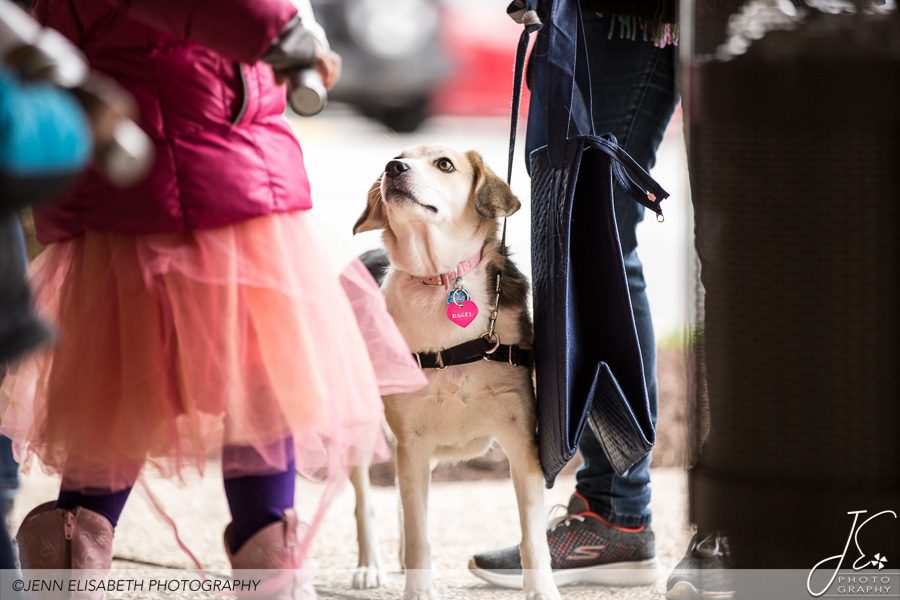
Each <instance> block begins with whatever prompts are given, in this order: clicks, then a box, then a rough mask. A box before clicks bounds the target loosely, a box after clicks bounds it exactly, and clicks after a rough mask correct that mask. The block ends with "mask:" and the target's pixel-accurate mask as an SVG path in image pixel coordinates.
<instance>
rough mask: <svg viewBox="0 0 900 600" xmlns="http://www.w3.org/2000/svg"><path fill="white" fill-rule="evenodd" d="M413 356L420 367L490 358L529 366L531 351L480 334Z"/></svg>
mask: <svg viewBox="0 0 900 600" xmlns="http://www.w3.org/2000/svg"><path fill="white" fill-rule="evenodd" d="M413 358H415V359H416V362H418V363H419V367H420V368H422V369H441V370H443V369H446V368H447V367H452V366H454V365H467V364H469V363H473V362H478V361H479V360H490V361H494V362H500V363H504V364H509V365H512V366H514V367H529V368H530V367H531V366H532V363H533V360H532V353H531V350H526V349H524V348H522V347H521V346H518V345H507V344H499V343H495V342H493V341H491V340H490V339H489V338H488V337H487V336H482V337H480V338H476V339H474V340H469V341H468V342H463V343H462V344H458V345H456V346H452V347H450V348H444V349H443V350H439V351H438V352H413Z"/></svg>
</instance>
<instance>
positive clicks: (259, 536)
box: [224, 509, 318, 600]
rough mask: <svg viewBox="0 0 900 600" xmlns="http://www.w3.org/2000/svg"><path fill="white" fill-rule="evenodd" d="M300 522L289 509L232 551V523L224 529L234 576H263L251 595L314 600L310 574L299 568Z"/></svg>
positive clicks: (271, 598) (257, 577)
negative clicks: (274, 521) (298, 531)
mask: <svg viewBox="0 0 900 600" xmlns="http://www.w3.org/2000/svg"><path fill="white" fill-rule="evenodd" d="M298 527H299V521H298V520H297V515H296V513H295V512H294V511H293V510H291V509H288V510H286V511H284V516H283V517H282V519H281V521H279V522H278V523H272V524H271V525H269V526H267V527H263V528H262V529H260V530H259V531H257V532H256V533H255V534H253V537H251V538H250V539H249V540H247V541H246V542H244V545H243V546H241V547H240V549H239V550H238V551H237V553H236V554H232V553H231V525H229V526H228V527H226V528H225V535H224V538H225V551H226V552H227V553H228V560H230V561H231V568H232V570H234V571H243V573H237V572H235V573H234V574H233V575H232V576H233V577H234V578H235V579H241V580H247V579H261V580H262V581H261V582H260V584H259V587H258V589H257V593H255V594H248V597H252V598H265V599H266V600H315V599H316V598H317V597H318V596H316V590H315V588H314V587H313V585H312V581H311V580H310V578H309V576H308V575H307V574H305V573H303V572H302V571H301V570H300V545H299V541H298V539H297V529H298Z"/></svg>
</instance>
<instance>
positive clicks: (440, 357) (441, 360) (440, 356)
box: [437, 350, 447, 371]
mask: <svg viewBox="0 0 900 600" xmlns="http://www.w3.org/2000/svg"><path fill="white" fill-rule="evenodd" d="M437 362H438V365H440V366H439V367H438V371H443V370H444V369H446V368H447V367H446V366H444V351H443V350H438V351H437Z"/></svg>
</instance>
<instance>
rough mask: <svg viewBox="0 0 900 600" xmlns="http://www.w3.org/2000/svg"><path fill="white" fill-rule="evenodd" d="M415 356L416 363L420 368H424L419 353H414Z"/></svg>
mask: <svg viewBox="0 0 900 600" xmlns="http://www.w3.org/2000/svg"><path fill="white" fill-rule="evenodd" d="M413 356H415V357H416V362H417V363H419V368H420V369H421V368H422V357H421V356H419V353H418V352H413Z"/></svg>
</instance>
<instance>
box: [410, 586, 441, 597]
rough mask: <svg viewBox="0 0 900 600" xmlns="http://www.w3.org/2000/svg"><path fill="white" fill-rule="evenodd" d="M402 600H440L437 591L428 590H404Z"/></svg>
mask: <svg viewBox="0 0 900 600" xmlns="http://www.w3.org/2000/svg"><path fill="white" fill-rule="evenodd" d="M403 600H440V598H439V597H438V594H437V591H436V590H435V589H434V588H432V589H430V590H406V591H404V592H403Z"/></svg>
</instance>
